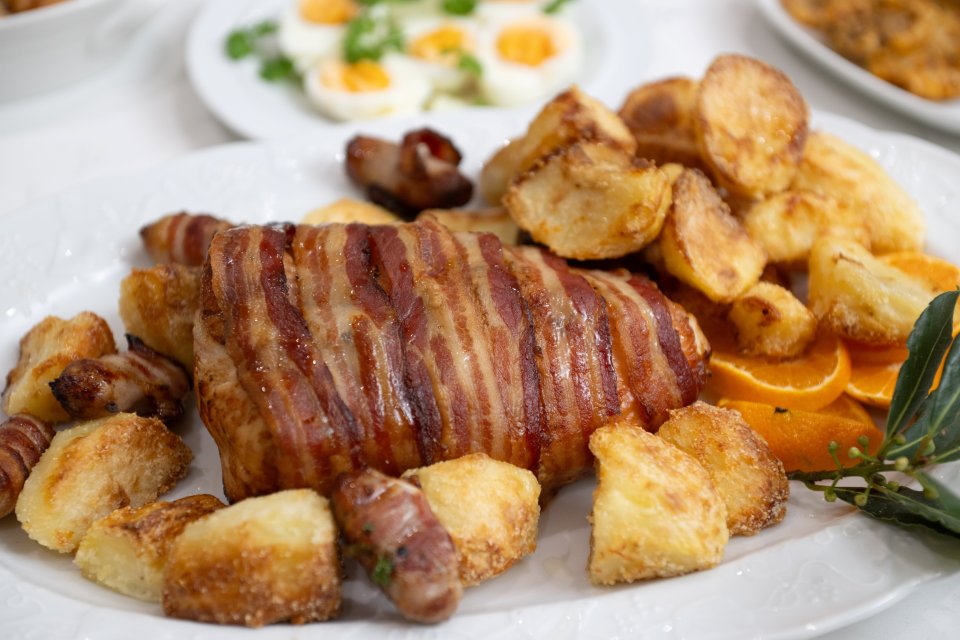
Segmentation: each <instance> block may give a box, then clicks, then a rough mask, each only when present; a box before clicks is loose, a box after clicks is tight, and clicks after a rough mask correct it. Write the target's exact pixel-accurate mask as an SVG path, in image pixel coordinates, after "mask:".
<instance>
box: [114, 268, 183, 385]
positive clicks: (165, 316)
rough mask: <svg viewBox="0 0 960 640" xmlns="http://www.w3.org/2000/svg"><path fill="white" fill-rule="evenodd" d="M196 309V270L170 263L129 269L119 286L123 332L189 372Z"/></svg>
mask: <svg viewBox="0 0 960 640" xmlns="http://www.w3.org/2000/svg"><path fill="white" fill-rule="evenodd" d="M199 306H200V268H199V267H186V266H183V265H179V264H174V263H166V264H158V265H156V266H154V267H151V268H149V269H133V270H132V271H131V272H130V275H128V276H127V277H126V278H124V279H123V281H122V282H121V283H120V318H121V320H123V326H124V328H125V329H126V331H127V333H130V334H133V335H135V336H137V337H138V338H140V339H141V340H143V343H144V344H145V345H147V346H148V347H150V348H151V349H153V350H154V351H156V352H158V353H162V354H163V355H165V356H168V357H170V358H173V359H174V360H176V361H177V362H179V363H180V364H182V365H183V366H184V367H186V368H187V370H192V369H193V318H194V316H195V315H196V313H197V307H199Z"/></svg>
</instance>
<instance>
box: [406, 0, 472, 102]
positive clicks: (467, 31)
mask: <svg viewBox="0 0 960 640" xmlns="http://www.w3.org/2000/svg"><path fill="white" fill-rule="evenodd" d="M406 32H407V48H406V53H407V55H408V56H409V57H410V59H411V61H412V62H413V63H414V65H415V66H416V68H417V69H418V70H419V71H420V73H422V74H423V75H424V76H426V77H427V79H429V80H430V82H431V84H432V85H433V87H434V88H435V89H436V90H437V91H441V92H445V93H457V92H459V91H461V90H462V89H463V88H464V86H465V85H466V84H467V83H469V82H470V80H471V79H472V77H473V76H472V75H471V74H470V72H469V71H468V70H467V69H466V68H465V67H464V66H463V65H462V64H461V60H462V59H463V56H464V55H468V56H474V55H475V53H476V49H477V35H476V27H475V26H474V25H473V24H472V23H470V22H468V21H466V20H454V19H443V18H433V19H420V20H411V21H410V22H409V23H408V25H407V28H406Z"/></svg>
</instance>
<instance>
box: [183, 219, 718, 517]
mask: <svg viewBox="0 0 960 640" xmlns="http://www.w3.org/2000/svg"><path fill="white" fill-rule="evenodd" d="M201 289H202V294H201V298H202V300H201V309H200V313H199V315H198V320H199V321H198V323H197V326H196V327H195V332H194V335H195V349H196V388H197V397H198V404H199V409H200V415H201V417H202V419H203V421H204V423H205V424H206V425H207V428H208V429H209V431H210V433H211V434H212V435H213V438H214V439H215V441H216V442H217V445H218V446H219V448H220V455H221V462H222V469H223V479H224V488H225V491H226V495H227V496H228V497H229V498H230V499H231V500H239V499H242V498H244V497H246V496H250V495H256V494H263V493H268V492H271V491H275V490H277V489H281V488H289V487H313V488H315V489H317V490H318V491H320V492H322V493H329V491H330V490H331V488H332V487H333V482H334V480H335V479H336V477H337V475H338V474H340V473H342V472H347V471H354V470H358V469H362V468H364V467H367V466H369V467H373V468H376V469H378V470H381V471H383V472H385V473H388V474H391V475H395V474H399V473H400V472H402V471H404V470H406V469H410V468H414V467H419V466H424V465H429V464H431V463H433V462H437V461H441V460H449V459H453V458H456V457H459V456H462V455H464V454H467V453H471V452H477V451H481V452H484V453H487V454H488V455H490V456H492V457H494V458H496V459H499V460H504V461H507V462H510V463H513V464H515V465H517V466H520V467H524V468H527V469H530V470H532V471H533V472H534V473H536V474H537V476H538V478H539V480H540V481H541V483H542V484H544V485H545V489H546V490H548V491H549V490H550V489H551V488H556V487H557V486H559V485H560V484H563V483H565V482H568V481H570V480H572V479H574V478H576V477H578V476H579V475H581V474H583V473H584V472H586V471H588V470H589V469H590V468H591V465H592V458H591V456H590V452H589V449H588V448H587V442H588V439H589V436H590V434H591V433H592V432H593V431H594V430H595V429H597V428H598V427H600V426H601V425H602V424H604V423H605V422H606V421H607V420H608V419H609V418H610V417H611V416H614V415H618V414H621V413H624V414H628V415H630V416H632V417H634V418H635V419H636V420H637V421H639V423H640V424H643V425H644V426H646V427H647V428H649V429H651V430H654V429H656V428H657V427H658V426H659V425H660V423H662V422H663V421H664V419H665V418H666V416H667V411H668V410H669V409H671V408H676V407H679V406H682V405H685V404H689V403H690V402H692V401H693V400H694V399H695V398H696V397H697V395H698V393H699V391H700V389H701V387H702V385H703V383H704V378H705V357H706V352H707V350H708V348H709V347H708V346H707V344H706V341H705V340H704V338H703V337H702V334H701V333H700V331H699V328H698V327H697V325H696V322H695V321H694V320H693V319H691V318H690V317H689V316H688V315H687V314H686V312H684V311H683V310H682V309H681V308H680V307H678V306H676V305H674V304H673V303H671V302H670V301H669V300H667V298H665V297H664V296H663V295H662V294H661V293H660V291H659V290H658V289H657V288H656V286H655V285H654V284H652V283H651V282H650V281H649V280H647V279H646V278H644V277H642V276H638V275H632V274H630V273H627V272H625V271H621V272H609V273H608V272H601V271H590V270H581V269H575V268H571V267H570V266H569V265H567V263H566V262H564V261H563V260H560V259H558V258H555V257H553V256H551V255H549V254H547V253H545V252H542V251H541V250H539V249H536V248H532V247H519V248H518V247H508V246H503V245H501V243H500V242H499V240H497V238H496V236H493V235H491V234H472V233H453V232H450V231H448V230H447V229H445V228H444V227H442V226H440V225H439V224H436V223H435V222H432V221H426V222H419V223H414V224H405V225H397V226H366V225H362V224H350V225H337V224H331V225H324V226H317V227H312V226H299V227H296V226H293V225H273V226H247V227H238V228H235V229H231V230H229V231H224V232H221V233H219V234H217V236H216V237H215V238H214V240H213V242H212V244H211V246H210V253H209V257H208V260H207V263H206V264H205V266H204V275H203V282H202V287H201Z"/></svg>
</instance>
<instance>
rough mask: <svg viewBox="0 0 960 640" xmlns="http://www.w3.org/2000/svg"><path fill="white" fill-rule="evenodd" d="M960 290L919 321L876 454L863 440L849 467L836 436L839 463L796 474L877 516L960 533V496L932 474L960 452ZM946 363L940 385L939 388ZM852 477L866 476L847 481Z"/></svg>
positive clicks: (852, 451)
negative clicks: (957, 320)
mask: <svg viewBox="0 0 960 640" xmlns="http://www.w3.org/2000/svg"><path fill="white" fill-rule="evenodd" d="M958 297H960V290H957V291H948V292H947V293H943V294H940V295H939V296H937V297H936V298H934V300H933V302H931V303H930V305H929V306H928V307H927V308H926V309H925V310H924V312H923V313H922V314H920V318H919V319H918V320H917V322H916V324H915V325H914V327H913V331H911V333H910V337H909V338H908V339H907V349H908V352H909V355H908V356H907V360H906V362H904V363H903V366H901V367H900V373H899V375H898V376H897V384H896V387H895V388H894V391H893V397H892V398H891V400H890V411H889V413H888V415H887V424H886V430H885V432H884V436H883V439H882V440H881V442H880V446H879V447H878V448H877V451H876V453H870V450H869V449H868V447H867V445H868V444H869V442H867V441H865V440H864V441H861V442H860V447H852V448H851V449H850V452H849V453H848V455H849V456H850V457H852V458H855V459H857V464H855V465H853V466H850V467H844V466H843V465H842V464H841V463H840V459H839V458H838V457H837V448H838V447H837V444H836V443H835V442H831V443H830V447H829V451H830V453H831V455H832V456H833V459H834V461H835V462H836V465H837V468H836V469H835V470H824V471H818V472H795V473H793V474H792V475H791V477H792V478H793V479H795V480H801V481H803V483H804V484H806V486H807V488H808V489H813V490H815V491H821V492H823V496H824V498H825V499H826V500H827V501H830V502H832V501H834V500H836V499H838V498H839V499H840V500H843V501H844V502H848V503H850V504H852V505H854V506H855V507H857V508H858V509H860V510H862V511H864V512H866V513H867V514H869V515H871V516H873V517H875V518H879V519H882V520H890V521H892V522H896V523H899V524H902V525H921V526H924V527H928V528H930V529H934V530H936V531H939V532H941V533H945V534H948V535H952V536H955V537H960V497H958V496H957V495H956V494H954V493H953V492H952V491H951V490H950V488H949V487H947V486H946V485H944V484H942V483H940V482H939V481H937V480H936V478H934V477H933V476H931V475H929V474H928V473H927V471H928V470H929V469H930V468H931V467H933V466H935V465H937V464H939V463H941V462H951V461H954V460H958V459H960V338H954V337H953V333H952V330H953V315H954V310H955V309H956V306H957V299H958ZM941 363H942V375H941V377H940V384H939V386H937V387H936V388H935V389H933V390H931V387H932V386H933V382H934V379H935V377H936V375H937V370H938V369H940V368H941ZM891 471H895V472H898V473H901V474H904V475H906V476H907V477H909V478H912V479H913V480H915V481H916V483H917V484H918V485H919V487H920V488H919V489H912V488H909V487H905V486H902V485H901V484H900V482H898V481H896V480H892V479H889V478H887V476H886V475H885V474H886V473H888V472H891ZM851 478H854V479H857V480H858V482H857V483H856V484H840V481H841V480H844V479H851ZM821 482H829V484H820V483H821Z"/></svg>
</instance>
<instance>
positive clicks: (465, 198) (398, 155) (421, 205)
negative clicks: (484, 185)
mask: <svg viewBox="0 0 960 640" xmlns="http://www.w3.org/2000/svg"><path fill="white" fill-rule="evenodd" d="M459 164H460V152H459V151H458V150H457V148H456V147H455V146H454V145H453V143H452V142H451V141H450V140H449V139H448V138H446V137H445V136H443V135H441V134H439V133H437V132H436V131H433V130H432V129H418V130H416V131H411V132H410V133H408V134H407V135H405V136H404V137H403V140H402V141H401V142H400V144H396V143H394V142H389V141H387V140H381V139H379V138H371V137H369V136H357V137H355V138H353V139H352V140H351V141H350V142H349V143H347V157H346V162H345V166H346V170H347V175H348V176H349V177H350V179H351V180H352V181H353V182H355V183H356V184H357V185H359V186H360V187H362V188H363V189H365V190H366V193H367V197H368V198H370V200H372V201H373V202H375V203H377V204H378V205H380V206H382V207H384V208H386V209H389V210H391V211H393V212H394V213H396V214H398V215H400V216H403V217H406V218H408V219H412V217H413V216H415V215H416V214H417V213H419V212H420V211H422V210H424V209H448V208H450V207H459V206H460V205H463V204H466V203H467V202H469V200H470V197H471V196H472V195H473V183H471V182H470V180H469V179H468V178H467V177H466V176H464V175H463V174H462V173H461V172H460V170H459V169H458V168H457V165H459Z"/></svg>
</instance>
